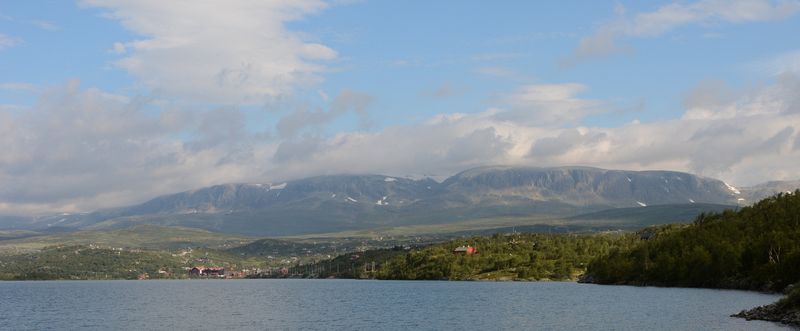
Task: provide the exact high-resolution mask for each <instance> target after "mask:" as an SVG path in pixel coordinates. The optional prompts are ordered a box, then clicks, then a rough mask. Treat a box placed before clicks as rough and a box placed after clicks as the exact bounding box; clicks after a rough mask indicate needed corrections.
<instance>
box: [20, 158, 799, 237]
mask: <svg viewBox="0 0 800 331" xmlns="http://www.w3.org/2000/svg"><path fill="white" fill-rule="evenodd" d="M776 183H777V184H776ZM783 183H784V182H771V183H765V184H763V185H762V186H755V189H752V190H751V189H749V188H736V187H733V186H731V185H729V184H727V183H725V182H723V181H721V180H717V179H713V178H707V177H701V176H697V175H693V174H689V173H684V172H677V171H666V170H663V171H662V170H646V171H631V170H613V169H601V168H593V167H577V166H568V167H519V166H485V167H477V168H471V169H467V170H464V171H461V172H459V173H457V174H455V175H453V176H450V177H448V178H446V179H445V180H443V181H442V182H437V181H435V180H433V179H431V178H422V179H410V178H404V177H395V176H386V175H379V174H366V175H326V176H315V177H309V178H302V179H297V180H291V181H286V182H277V183H235V184H233V183H232V184H221V185H213V186H209V187H204V188H199V189H194V190H188V191H184V192H178V193H173V194H167V195H162V196H158V197H155V198H153V199H150V200H148V201H146V202H143V203H141V204H135V205H131V206H125V207H119V208H109V209H103V210H98V211H95V212H92V213H86V214H74V215H64V214H61V215H54V216H52V217H45V218H39V219H37V220H35V221H32V222H30V224H29V225H30V226H29V227H28V228H35V227H39V228H49V227H53V226H59V227H66V228H78V229H80V228H89V229H98V230H101V229H120V228H125V227H127V226H131V225H134V224H157V225H168V226H191V227H198V228H202V229H206V230H212V231H221V232H230V233H239V234H252V235H292V234H299V233H313V232H335V231H341V230H357V229H364V228H370V227H378V226H397V225H413V224H442V223H447V222H453V221H460V220H466V219H475V218H482V217H495V216H524V215H534V214H535V215H548V216H553V217H560V218H564V217H571V216H575V215H580V214H586V213H591V212H596V211H601V210H606V209H614V208H635V207H640V206H653V205H669V204H695V203H697V204H714V205H737V204H743V203H746V202H747V200H749V201H755V198H756V197H758V196H759V195H764V194H767V193H769V192H771V190H775V189H778V188H780V189H785V186H786V185H789V186H791V185H794V184H793V183H791V182H789V183H788V184H785V185H784V184H783ZM797 184H798V185H800V182H798V183H797ZM750 199H753V200H750ZM11 223H13V224H15V225H19V224H20V223H21V221H20V219H13V222H11Z"/></svg>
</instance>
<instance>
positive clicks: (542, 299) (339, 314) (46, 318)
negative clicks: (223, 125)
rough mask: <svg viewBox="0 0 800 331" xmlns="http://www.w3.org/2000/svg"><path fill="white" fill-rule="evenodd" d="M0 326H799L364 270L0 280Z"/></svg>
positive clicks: (691, 298) (662, 302)
mask: <svg viewBox="0 0 800 331" xmlns="http://www.w3.org/2000/svg"><path fill="white" fill-rule="evenodd" d="M0 299H1V300H2V301H1V302H0V304H2V308H0V329H13V330H20V329H30V330H48V329H66V330H73V329H97V330H116V329H125V330H151V329H158V330H176V329H178V330H180V329H195V330H197V329H203V330H205V329H217V328H225V329H257V330H263V329H318V330H329V329H370V330H372V329H402V330H408V329H413V330H418V329H424V330H443V329H446V330H449V329H467V330H486V329H490V330H491V329H526V330H531V329H535V330H605V329H608V330H760V329H763V330H773V329H774V330H779V329H780V330H788V328H786V327H783V326H781V325H779V324H774V323H769V322H756V321H750V322H747V321H745V320H743V319H738V318H731V317H728V315H730V314H732V313H735V312H738V311H740V310H742V309H745V308H750V307H754V306H757V305H763V304H767V303H771V302H773V301H775V300H777V299H778V296H775V295H765V294H759V293H753V292H742V291H723V290H704V289H666V288H643V287H630V286H598V285H586V284H576V283H559V282H543V283H512V282H499V283H494V282H401V281H354V280H237V281H233V280H196V281H73V282H69V281H60V282H0Z"/></svg>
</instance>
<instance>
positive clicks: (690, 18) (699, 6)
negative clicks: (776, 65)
mask: <svg viewBox="0 0 800 331" xmlns="http://www.w3.org/2000/svg"><path fill="white" fill-rule="evenodd" d="M798 11H800V1H794V0H791V1H770V0H700V1H696V2H693V3H672V4H668V5H664V6H661V7H659V8H658V9H656V10H655V11H652V12H644V13H639V14H636V15H634V16H633V17H626V16H624V14H625V10H624V9H623V8H621V6H620V5H617V7H616V8H615V12H616V13H617V18H616V19H614V20H612V21H610V22H608V23H606V24H603V25H601V26H599V27H598V28H597V29H596V30H595V31H594V33H593V34H592V35H590V36H587V37H584V38H581V39H580V41H579V43H578V46H577V47H576V49H575V52H574V53H573V54H572V55H571V56H570V57H569V58H567V59H565V60H564V62H563V64H564V65H571V64H574V63H576V62H579V61H582V60H585V59H588V58H594V57H600V56H607V55H611V54H614V53H619V52H624V51H626V50H627V49H628V48H626V47H625V46H620V45H619V44H618V43H617V41H618V39H620V38H622V37H628V38H646V37H655V36H660V35H663V34H665V33H667V32H669V31H672V30H674V29H677V28H680V27H683V26H687V25H693V24H717V23H730V24H739V23H748V22H764V21H775V20H781V19H785V18H787V17H790V16H792V15H794V14H796V13H797V12H798Z"/></svg>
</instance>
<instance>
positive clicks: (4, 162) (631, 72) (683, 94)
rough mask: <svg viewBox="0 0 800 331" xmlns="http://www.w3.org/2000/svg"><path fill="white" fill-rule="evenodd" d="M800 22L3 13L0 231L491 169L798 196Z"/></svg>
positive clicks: (497, 6) (102, 0)
mask: <svg viewBox="0 0 800 331" xmlns="http://www.w3.org/2000/svg"><path fill="white" fill-rule="evenodd" d="M798 14H800V2H797V1H789V0H787V1H768V0H736V1H717V0H699V1H679V2H668V1H661V2H633V1H561V2H553V3H544V4H543V3H538V2H533V1H507V2H501V3H493V4H489V3H486V2H485V1H437V2H431V1H406V2H396V1H332V2H325V1H320V0H303V1H280V0H279V1H274V2H270V3H265V2H261V1H247V0H241V1H239V0H237V1H230V2H226V3H225V4H223V3H219V4H213V5H209V4H202V5H201V4H195V3H194V2H192V1H186V2H183V1H174V2H163V1H126V0H87V1H79V2H70V1H17V2H10V1H7V2H2V3H0V128H6V131H7V133H6V137H5V138H0V143H2V144H4V145H5V146H6V147H7V148H6V149H7V150H9V151H11V152H8V153H6V154H7V155H5V156H4V157H3V158H0V183H1V184H2V185H0V186H2V187H4V188H3V189H0V212H4V211H5V212H9V213H12V212H33V211H39V210H69V211H81V210H89V209H92V208H98V207H107V206H113V205H118V204H125V203H132V202H137V201H141V200H143V199H146V198H148V197H151V196H152V195H155V194H163V193H169V192H174V191H179V190H183V189H190V188H195V187H200V186H204V185H211V184H217V183H224V182H237V181H258V182H277V181H281V180H287V179H292V178H298V177H304V176H310V175H318V174H327V173H343V172H348V173H386V174H391V175H398V176H402V175H408V176H423V175H435V176H446V175H449V174H452V173H454V172H456V171H459V170H463V169H465V168H468V167H472V166H480V165H485V164H499V163H503V164H519V165H533V166H557V165H587V166H597V167H606V168H624V169H634V170H639V169H670V170H678V171H688V172H693V173H697V174H701V175H705V176H711V177H717V178H721V179H724V180H726V181H730V182H732V183H735V184H740V185H750V184H755V183H758V182H761V181H766V180H771V179H796V178H800V175H798V173H797V171H798V167H797V166H796V165H794V164H793V163H796V162H792V160H797V159H798V156H800V152H798V150H800V134H798V130H800V122H798V113H800V110H797V106H798V105H799V104H800V102H799V101H798V100H800V96H798V94H800V92H797V88H796V87H798V86H800V84H798V79H797V78H796V76H797V74H798V72H799V71H800V39H798V37H797V31H800V18H799V17H798V16H800V15H798ZM103 150H106V151H107V153H106V155H105V156H104V157H97V155H98V154H97V153H99V152H102V151H103ZM714 153H719V155H714ZM97 183H104V184H105V185H99V184H97ZM59 192H60V193H59Z"/></svg>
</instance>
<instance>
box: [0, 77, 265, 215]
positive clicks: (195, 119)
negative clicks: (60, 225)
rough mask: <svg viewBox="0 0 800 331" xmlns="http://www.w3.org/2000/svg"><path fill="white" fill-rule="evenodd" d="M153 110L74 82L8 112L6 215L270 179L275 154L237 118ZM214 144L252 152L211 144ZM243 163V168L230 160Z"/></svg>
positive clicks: (0, 193)
mask: <svg viewBox="0 0 800 331" xmlns="http://www.w3.org/2000/svg"><path fill="white" fill-rule="evenodd" d="M148 105H149V104H148V101H147V100H138V99H132V98H128V97H124V96H119V95H113V94H109V93H106V92H103V91H101V90H97V89H91V88H90V89H81V88H80V86H79V82H78V81H71V82H68V83H67V84H65V85H63V86H58V87H53V88H49V89H47V90H45V91H43V92H42V93H41V95H40V97H39V101H38V102H37V104H36V105H35V106H33V107H31V108H29V109H22V110H17V111H14V112H0V130H2V132H3V135H0V145H2V146H4V150H3V153H0V182H1V183H3V185H2V187H0V202H2V204H0V213H11V212H43V211H54V210H59V211H82V210H91V209H95V208H100V207H110V206H116V205H121V204H128V203H132V202H137V201H142V200H144V199H147V198H151V197H152V196H153V195H154V194H164V193H169V192H174V191H175V190H184V189H190V188H194V187H197V186H203V185H209V184H213V183H218V182H228V181H240V180H245V179H248V180H250V179H253V177H254V176H257V175H258V174H260V173H261V172H262V170H261V169H260V168H259V162H257V160H258V159H259V157H263V155H271V154H272V153H273V151H272V150H269V151H261V150H259V148H262V147H264V148H266V147H265V146H256V145H254V144H253V143H254V142H257V140H256V139H255V138H254V137H251V136H248V135H243V134H238V133H236V132H237V130H239V127H238V124H236V123H238V122H240V120H238V119H237V115H236V111H232V110H224V111H222V112H223V113H220V112H219V111H210V112H185V113H187V114H186V115H182V114H181V113H184V111H179V110H169V111H161V112H159V113H157V114H153V113H152V111H151V110H148V109H147V108H148V107H147V106H148ZM176 117H180V120H178V121H176V119H175V118H176ZM230 117H232V118H234V120H233V121H232V122H233V124H231V123H229V122H231V121H230V120H224V119H226V118H230ZM231 135H233V137H231ZM207 137H210V138H214V139H219V138H231V139H234V140H235V141H236V145H235V146H240V147H241V146H244V147H243V148H246V150H245V151H244V152H243V151H242V150H241V149H236V148H231V145H230V144H228V145H224V146H222V145H219V144H204V142H206V141H208V140H207V139H206V138H207ZM248 142H251V143H249V144H248ZM242 153H245V154H246V157H244V158H242V157H241V156H240V155H241V154H242ZM236 157H239V158H240V159H239V160H244V162H242V163H239V162H225V160H228V159H231V158H236Z"/></svg>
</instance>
